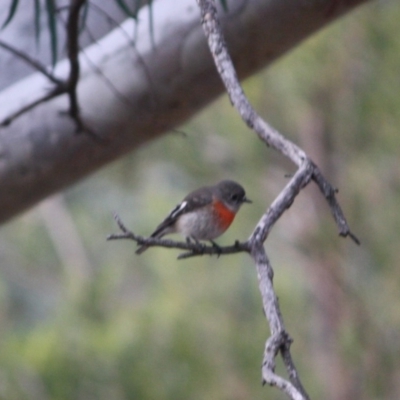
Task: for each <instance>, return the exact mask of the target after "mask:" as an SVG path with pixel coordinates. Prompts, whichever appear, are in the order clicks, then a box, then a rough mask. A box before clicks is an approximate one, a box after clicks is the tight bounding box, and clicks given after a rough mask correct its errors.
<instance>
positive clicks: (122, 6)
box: [116, 0, 141, 19]
mask: <svg viewBox="0 0 400 400" xmlns="http://www.w3.org/2000/svg"><path fill="white" fill-rule="evenodd" d="M116 1H117V4H118V6H119V8H120V9H121V10H122V11H123V12H124V13H125V14H126V15H128V16H129V17H131V18H133V19H136V18H137V12H138V10H139V7H140V3H141V0H136V4H135V10H134V11H131V9H130V8H129V7H128V5H127V4H126V3H125V1H124V0H116Z"/></svg>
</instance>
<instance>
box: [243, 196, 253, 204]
mask: <svg viewBox="0 0 400 400" xmlns="http://www.w3.org/2000/svg"><path fill="white" fill-rule="evenodd" d="M242 201H243V203H252V201H251V200H249V199H248V198H247V197H244V198H243V200H242Z"/></svg>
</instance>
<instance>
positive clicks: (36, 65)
mask: <svg viewBox="0 0 400 400" xmlns="http://www.w3.org/2000/svg"><path fill="white" fill-rule="evenodd" d="M0 47H2V48H3V49H5V50H7V51H9V52H10V53H12V54H14V55H15V56H16V57H18V58H20V59H21V60H23V61H25V62H26V63H27V64H29V65H30V66H31V67H33V69H35V70H36V71H39V72H41V73H42V74H43V75H44V76H46V77H47V78H48V79H49V80H50V81H52V82H53V83H55V84H56V85H62V84H63V81H62V80H61V79H58V78H57V77H55V76H54V75H53V74H51V73H50V72H49V71H47V68H46V67H45V66H44V65H43V64H42V63H40V62H39V61H38V60H35V59H33V58H32V57H30V56H29V55H28V54H26V53H24V52H23V51H20V50H18V49H17V48H15V47H14V46H11V45H10V44H8V43H6V42H4V41H3V40H0Z"/></svg>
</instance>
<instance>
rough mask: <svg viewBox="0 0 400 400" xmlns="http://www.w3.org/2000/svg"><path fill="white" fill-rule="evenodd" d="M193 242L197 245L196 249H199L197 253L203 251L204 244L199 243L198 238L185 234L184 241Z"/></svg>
mask: <svg viewBox="0 0 400 400" xmlns="http://www.w3.org/2000/svg"><path fill="white" fill-rule="evenodd" d="M193 242H194V243H195V244H196V246H197V247H198V249H199V250H198V252H199V253H204V248H205V244H204V243H201V242H200V241H199V240H198V239H196V238H195V237H193V236H187V237H186V243H189V244H192V243H193Z"/></svg>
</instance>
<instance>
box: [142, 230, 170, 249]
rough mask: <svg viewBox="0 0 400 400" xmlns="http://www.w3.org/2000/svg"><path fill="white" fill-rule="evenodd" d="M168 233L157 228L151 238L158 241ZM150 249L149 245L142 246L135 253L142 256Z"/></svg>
mask: <svg viewBox="0 0 400 400" xmlns="http://www.w3.org/2000/svg"><path fill="white" fill-rule="evenodd" d="M167 233H168V231H166V230H165V229H159V228H157V229H156V230H155V231H154V232H153V233H152V234H151V235H150V237H151V238H157V239H161V238H162V237H163V236H164V235H166V234H167ZM148 248H149V246H147V245H145V244H144V245H142V246H140V247H139V248H138V249H137V250H136V251H135V253H136V254H138V255H139V254H142V253H143V252H145V251H146V250H147V249H148Z"/></svg>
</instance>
